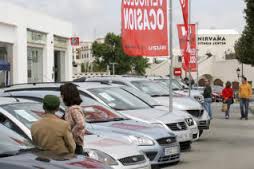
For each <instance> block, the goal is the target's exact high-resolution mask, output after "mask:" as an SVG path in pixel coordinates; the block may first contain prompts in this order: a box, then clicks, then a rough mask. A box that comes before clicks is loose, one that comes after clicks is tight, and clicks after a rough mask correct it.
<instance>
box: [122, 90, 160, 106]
mask: <svg viewBox="0 0 254 169" xmlns="http://www.w3.org/2000/svg"><path fill="white" fill-rule="evenodd" d="M121 88H122V89H124V90H125V91H127V92H129V93H131V94H133V95H135V96H136V97H138V98H140V99H141V100H143V101H144V102H146V103H147V104H149V105H150V106H161V104H160V103H159V102H157V101H156V100H155V99H154V98H152V97H151V96H149V95H148V94H146V93H143V92H142V91H140V90H137V89H135V88H132V87H128V86H123V87H121Z"/></svg>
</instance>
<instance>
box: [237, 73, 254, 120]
mask: <svg viewBox="0 0 254 169" xmlns="http://www.w3.org/2000/svg"><path fill="white" fill-rule="evenodd" d="M251 96H252V88H251V85H250V84H249V83H248V81H247V78H246V77H242V84H241V85H240V87H239V98H240V110H241V120H242V119H243V118H245V120H248V113H249V101H250V98H251Z"/></svg>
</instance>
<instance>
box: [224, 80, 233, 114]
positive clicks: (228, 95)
mask: <svg viewBox="0 0 254 169" xmlns="http://www.w3.org/2000/svg"><path fill="white" fill-rule="evenodd" d="M233 94H234V92H233V89H232V88H231V83H230V82H227V83H226V87H225V88H224V89H223V90H222V97H223V102H224V103H226V104H227V111H226V112H225V118H226V119H229V110H230V106H231V104H233V103H234V98H233Z"/></svg>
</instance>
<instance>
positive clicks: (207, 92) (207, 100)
mask: <svg viewBox="0 0 254 169" xmlns="http://www.w3.org/2000/svg"><path fill="white" fill-rule="evenodd" d="M203 96H204V109H205V110H206V111H207V112H208V114H209V117H210V119H212V118H213V117H212V109H211V103H212V88H211V86H210V81H209V80H206V81H205V88H204V93H203Z"/></svg>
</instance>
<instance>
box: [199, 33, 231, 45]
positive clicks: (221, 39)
mask: <svg viewBox="0 0 254 169" xmlns="http://www.w3.org/2000/svg"><path fill="white" fill-rule="evenodd" d="M226 44H227V40H226V37H225V36H220V35H216V36H199V37H198V45H226Z"/></svg>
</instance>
